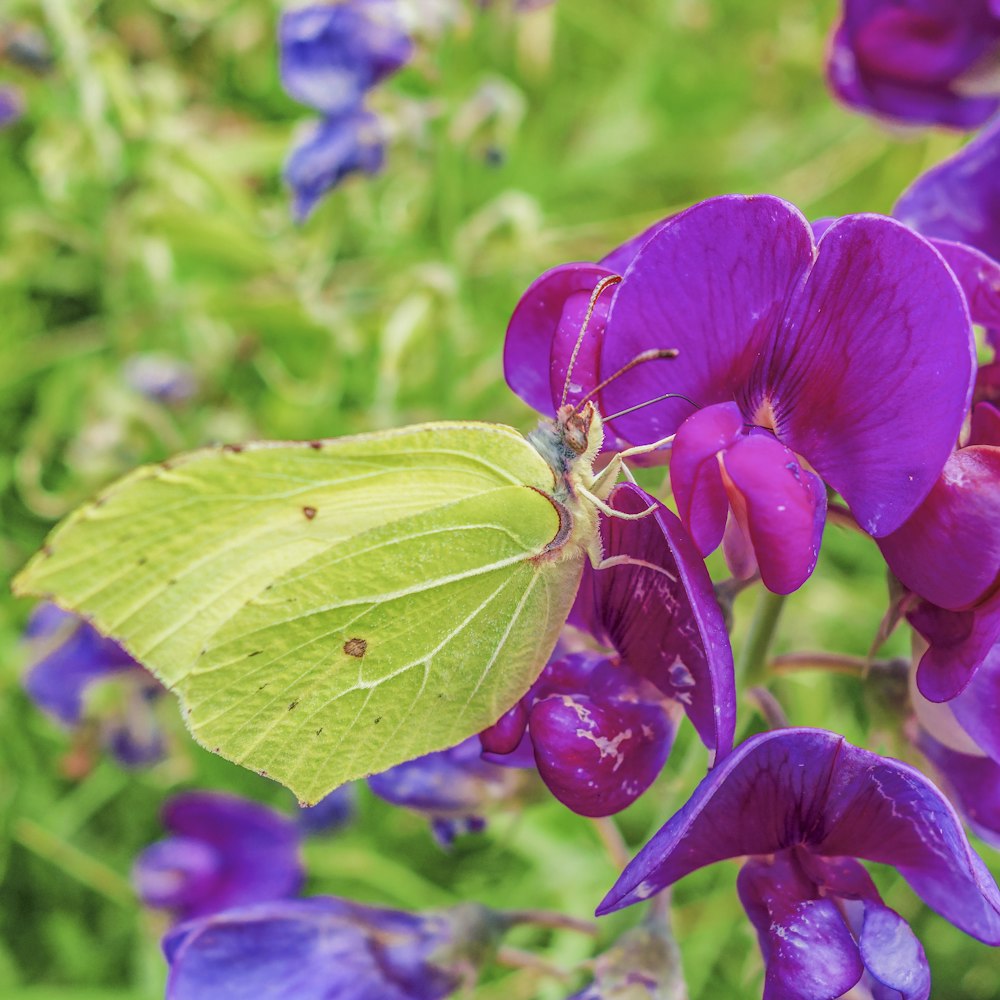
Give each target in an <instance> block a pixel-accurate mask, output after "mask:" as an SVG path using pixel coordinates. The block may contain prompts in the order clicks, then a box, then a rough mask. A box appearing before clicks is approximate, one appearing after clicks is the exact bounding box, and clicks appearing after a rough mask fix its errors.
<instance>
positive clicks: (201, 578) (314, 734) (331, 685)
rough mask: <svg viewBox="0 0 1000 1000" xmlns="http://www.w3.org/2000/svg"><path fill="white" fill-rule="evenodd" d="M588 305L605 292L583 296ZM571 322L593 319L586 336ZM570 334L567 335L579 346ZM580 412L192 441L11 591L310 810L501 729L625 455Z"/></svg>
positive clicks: (139, 478)
mask: <svg viewBox="0 0 1000 1000" xmlns="http://www.w3.org/2000/svg"><path fill="white" fill-rule="evenodd" d="M596 294H597V292H595V298H596ZM584 329H585V326H584ZM582 335H583V331H581V336H582ZM602 426H603V423H602V420H601V417H600V414H599V413H598V410H597V407H596V405H595V404H594V403H593V402H583V403H578V404H576V405H575V406H574V405H569V404H564V405H563V406H562V407H561V408H560V409H559V412H558V414H557V417H556V419H555V420H548V419H546V420H543V421H542V422H541V423H540V425H539V427H538V428H537V429H536V430H535V431H533V432H532V433H531V434H529V435H528V437H527V438H525V437H524V436H522V435H521V434H520V433H519V432H518V431H516V430H515V429H514V428H512V427H507V426H504V425H500V424H490V423H477V422H441V423H427V424H418V425H414V426H411V427H404V428H401V429H398V430H390V431H385V432H379V433H371V434H362V435H358V436H354V437H344V438H336V439H329V440H317V441H309V442H257V443H250V444H246V445H228V446H223V447H215V448H205V449H201V450H199V451H195V452H191V453H189V454H186V455H182V456H180V457H178V458H175V459H172V460H169V461H167V462H163V463H161V464H160V465H156V466H147V467H143V468H140V469H137V470H135V471H134V472H132V473H131V474H129V475H127V476H125V477H124V478H123V479H122V480H120V481H119V482H118V483H116V484H114V485H112V486H111V487H110V488H109V489H108V490H107V491H106V492H105V493H103V494H102V495H101V496H99V497H98V498H97V499H96V500H95V501H93V502H91V503H90V504H88V505H86V506H84V507H82V508H80V509H79V510H77V511H76V512H74V513H73V514H71V515H70V516H69V517H68V518H67V519H66V520H65V521H64V522H63V523H62V524H61V525H59V526H58V527H57V528H56V529H55V530H54V531H53V533H52V534H51V536H50V537H49V539H48V541H47V542H46V544H45V545H44V546H43V548H42V550H41V551H40V552H39V553H37V554H36V555H35V556H34V557H33V559H32V560H31V561H30V562H29V564H28V565H27V566H26V567H25V569H24V570H23V571H22V572H21V573H20V574H19V576H18V577H17V578H16V580H15V582H14V589H15V592H16V593H18V594H21V595H34V596H38V597H44V598H46V599H48V600H51V601H54V602H55V603H57V604H59V605H61V606H62V607H64V608H66V609H68V610H71V611H74V612H76V613H78V614H81V615H83V616H84V617H86V618H87V619H88V620H90V621H91V622H92V623H93V624H94V625H95V626H96V627H97V628H98V629H99V630H100V631H101V632H103V633H105V634H106V635H109V636H112V637H113V638H115V639H116V640H118V641H119V642H120V643H121V644H122V646H123V647H124V648H125V649H126V650H127V651H128V652H129V653H130V654H131V655H132V656H133V657H135V659H137V660H138V661H139V662H140V663H142V664H143V665H144V666H145V667H147V668H148V669H149V670H150V671H151V672H152V673H153V674H154V675H155V676H156V677H157V678H159V679H160V680H161V681H162V682H163V683H164V684H165V685H166V686H167V687H168V688H170V689H171V690H173V691H174V692H175V693H176V694H177V696H178V697H179V699H180V702H181V706H182V712H183V715H184V718H185V721H186V723H187V725H188V727H189V729H190V730H191V732H192V734H193V735H194V737H195V739H197V740H198V742H200V743H201V744H202V745H203V746H205V747H207V748H208V749H209V750H212V751H213V752H216V753H218V754H220V755H222V756H224V757H226V758H228V759H230V760H233V761H236V762H237V763H240V764H243V765H244V766H246V767H250V768H252V769H254V770H257V771H258V772H260V773H262V774H266V775H268V776H270V777H271V778H274V779H275V780H277V781H280V782H281V783H282V784H284V785H286V786H287V787H289V788H290V789H291V790H292V791H293V792H294V793H295V794H296V795H297V796H298V798H299V799H300V801H302V802H303V803H314V802H316V801H318V800H319V799H320V798H322V797H323V796H324V795H325V794H327V793H328V792H329V791H331V790H332V789H333V788H335V787H337V786H338V785H340V784H342V783H344V782H346V781H349V780H351V779H353V778H357V777H361V776H364V775H367V774H370V773H373V772H377V771H381V770H385V769H386V768H388V767H391V766H393V765H395V764H398V763H400V762H401V761H404V760H408V759H411V758H413V757H417V756H420V755H422V754H424V753H428V752H430V751H433V750H439V749H442V748H444V747H448V746H453V745H455V744H457V743H459V742H460V741H461V740H463V739H465V738H466V737H468V736H469V735H471V734H473V733H476V732H479V731H480V730H482V729H484V728H486V727H487V726H489V725H491V724H492V723H493V722H495V721H496V719H497V718H498V717H499V716H500V715H501V714H503V712H504V711H506V710H507V709H508V708H509V707H510V706H511V705H513V704H514V703H515V702H516V701H517V700H518V699H519V698H520V697H521V696H522V695H523V694H524V693H525V691H526V690H527V689H528V687H529V686H530V685H531V683H532V682H533V681H534V680H535V678H536V677H537V676H538V674H539V673H540V671H541V669H542V667H543V666H544V665H545V662H546V660H547V659H548V657H549V655H550V654H551V652H552V649H553V647H554V646H555V643H556V639H557V637H558V634H559V631H560V629H561V628H562V626H563V624H564V623H565V620H566V617H567V615H568V614H569V611H570V608H571V606H572V603H573V599H574V597H575V594H576V591H577V588H578V585H579V581H580V577H581V574H582V572H583V567H584V563H585V561H586V560H587V559H589V560H590V561H591V562H592V563H593V564H594V565H600V564H601V561H602V553H601V543H600V534H599V526H598V519H599V514H600V513H605V514H608V515H611V516H619V517H636V516H641V515H636V514H629V515H626V514H624V513H622V512H619V511H615V510H613V509H612V508H611V507H609V506H608V505H607V503H606V502H605V501H606V500H607V497H608V495H609V493H610V491H611V489H612V488H613V487H614V485H615V483H616V481H617V479H618V477H619V474H620V472H621V470H622V469H623V468H624V466H623V464H622V460H623V458H625V457H627V456H628V455H630V454H632V453H639V452H643V451H649V450H652V449H653V448H654V447H657V446H658V445H659V444H660V443H659V442H658V443H657V444H656V445H652V446H651V445H645V446H641V447H639V448H634V449H629V450H626V451H625V452H622V453H621V454H619V455H616V456H614V457H613V458H612V459H611V460H610V462H609V463H608V464H607V465H606V466H605V467H604V468H603V469H602V470H601V471H595V469H594V462H595V459H596V457H597V455H598V453H599V451H600V449H601V444H602V441H603V429H602Z"/></svg>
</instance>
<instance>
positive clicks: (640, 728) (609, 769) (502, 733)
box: [481, 484, 736, 816]
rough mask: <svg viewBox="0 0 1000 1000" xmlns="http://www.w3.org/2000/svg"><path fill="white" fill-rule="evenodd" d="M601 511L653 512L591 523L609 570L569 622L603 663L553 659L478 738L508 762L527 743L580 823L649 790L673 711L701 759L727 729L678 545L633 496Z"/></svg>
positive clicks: (719, 647) (721, 632)
mask: <svg viewBox="0 0 1000 1000" xmlns="http://www.w3.org/2000/svg"><path fill="white" fill-rule="evenodd" d="M608 502H609V504H610V505H611V506H612V507H614V508H615V509H617V510H620V511H622V512H623V513H639V512H641V511H643V510H645V509H646V508H647V507H648V506H649V505H650V504H653V505H655V506H656V511H655V513H654V514H653V515H652V516H650V517H646V518H643V519H641V520H638V521H626V520H621V519H616V518H612V517H603V518H602V519H601V541H602V545H603V550H604V554H605V559H606V560H612V561H616V562H617V563H618V564H617V565H611V566H609V567H606V568H603V569H599V570H595V569H592V568H591V567H589V566H588V567H587V568H585V570H584V576H583V580H582V582H581V585H580V591H579V594H578V596H577V600H576V604H575V605H574V608H573V612H572V614H571V615H570V624H571V625H575V626H578V627H579V628H581V629H583V630H585V631H586V632H588V633H589V634H590V635H591V636H592V637H593V638H594V639H595V640H596V641H597V642H598V643H599V644H600V645H601V646H603V647H604V648H605V649H610V650H613V651H614V652H613V654H612V655H608V654H607V653H605V652H595V651H593V650H587V651H583V652H580V651H577V652H573V653H570V654H568V655H565V654H563V655H558V656H557V657H556V658H554V659H553V660H551V661H550V662H549V664H548V666H547V667H546V668H545V670H544V671H543V672H542V674H541V676H540V677H539V679H538V680H537V681H536V683H535V684H534V686H533V687H532V689H531V690H530V691H529V692H528V694H527V695H526V696H525V697H524V698H523V699H522V700H521V701H520V702H519V703H518V705H516V706H515V707H514V708H513V709H511V711H509V712H508V713H507V714H506V715H505V716H503V717H502V718H501V719H500V720H499V722H498V723H497V724H496V725H495V726H493V727H491V729H489V730H486V732H484V733H483V734H481V739H482V741H483V746H484V748H485V749H486V750H488V751H490V752H492V753H494V754H509V753H514V752H515V751H516V749H517V748H518V747H519V745H520V741H521V740H522V737H524V734H525V732H527V737H526V738H527V740H528V741H529V743H530V747H531V750H532V756H533V759H534V763H535V764H536V765H537V767H538V770H539V773H540V775H541V777H542V780H543V781H545V783H546V785H547V786H548V787H549V789H550V791H551V792H552V793H553V795H555V796H556V798H558V799H559V800H560V801H561V802H562V803H563V804H564V805H566V806H568V807H569V808H570V809H572V810H574V811H575V812H578V813H581V814H583V815H586V816H605V815H610V814H612V813H615V812H618V811H619V810H621V809H624V808H625V807H626V806H628V805H630V804H631V803H632V802H633V801H634V800H635V799H636V798H637V797H638V796H639V795H641V794H642V793H643V792H644V791H645V790H646V789H647V788H648V787H649V785H650V784H651V783H652V782H653V781H654V780H655V778H656V776H657V775H658V774H659V773H660V770H661V769H662V767H663V764H664V762H665V761H666V759H667V756H668V754H669V752H670V747H671V744H672V742H673V733H674V722H673V719H672V716H673V715H674V714H676V711H677V710H678V709H679V708H681V707H683V709H684V711H686V712H687V714H688V716H689V717H690V719H691V721H692V723H693V724H694V726H695V729H696V730H697V731H698V735H699V736H700V737H701V739H702V741H703V742H704V744H705V745H706V746H707V747H708V748H709V749H710V750H711V751H712V754H713V759H714V758H715V757H722V756H724V755H725V754H726V753H727V752H728V751H729V749H730V748H731V746H732V740H733V730H734V726H735V700H736V699H735V691H734V680H733V662H732V651H731V648H730V646H729V640H728V637H727V634H726V629H725V624H724V622H723V619H722V612H721V611H720V609H719V606H718V603H717V602H716V599H715V594H714V590H713V588H712V582H711V579H710V578H709V576H708V572H707V570H706V569H705V566H704V563H703V562H702V560H701V558H700V557H699V556H698V553H697V552H696V551H695V549H694V546H693V544H692V543H691V540H690V538H688V536H687V534H686V532H685V531H684V528H683V527H682V525H681V524H680V522H679V521H678V520H677V518H676V517H675V516H674V515H673V514H672V513H671V512H670V511H669V510H667V509H666V508H665V507H663V506H661V505H659V504H657V503H656V501H655V500H654V499H653V498H652V497H650V496H649V495H648V494H646V493H644V492H643V491H642V490H640V489H639V488H638V487H637V486H633V485H630V484H621V485H619V486H617V487H616V488H615V489H614V491H613V492H612V494H611V496H610V497H609V498H608ZM496 759H497V760H501V759H502V758H500V757H497V758H496ZM515 759H516V758H515Z"/></svg>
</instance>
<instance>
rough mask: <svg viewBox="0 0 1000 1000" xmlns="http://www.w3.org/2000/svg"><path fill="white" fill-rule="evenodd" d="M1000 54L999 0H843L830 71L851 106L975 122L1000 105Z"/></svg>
mask: <svg viewBox="0 0 1000 1000" xmlns="http://www.w3.org/2000/svg"><path fill="white" fill-rule="evenodd" d="M998 59H1000V11H998V8H997V6H996V3H995V0H844V8H843V17H842V19H841V21H840V24H839V25H838V26H837V28H836V30H835V31H834V34H833V38H832V40H831V43H830V54H829V60H828V64H827V75H828V78H829V81H830V86H831V87H832V88H833V91H834V93H835V94H836V95H837V96H838V97H839V98H840V99H841V100H842V101H844V102H845V103H846V104H849V105H850V106H851V107H854V108H857V109H860V110H862V111H869V112H872V113H873V114H877V115H881V116H883V117H885V118H889V119H894V120H896V121H902V122H910V123H913V124H918V125H950V126H953V127H955V128H964V129H968V128H975V127H977V126H978V125H982V124H983V122H985V121H986V119H987V118H989V117H990V115H992V114H993V113H994V112H995V111H996V110H997V108H998V107H1000V84H998V83H997V82H996V76H995V65H996V62H997V60H998ZM991 71H992V72H991Z"/></svg>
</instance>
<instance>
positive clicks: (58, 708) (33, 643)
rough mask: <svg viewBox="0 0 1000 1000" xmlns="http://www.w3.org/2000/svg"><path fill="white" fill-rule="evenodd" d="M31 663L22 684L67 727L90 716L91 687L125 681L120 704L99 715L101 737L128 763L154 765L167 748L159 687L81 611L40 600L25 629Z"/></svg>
mask: <svg viewBox="0 0 1000 1000" xmlns="http://www.w3.org/2000/svg"><path fill="white" fill-rule="evenodd" d="M24 642H25V645H26V647H27V651H28V657H29V660H30V661H31V666H30V667H29V669H28V672H27V674H26V675H25V677H24V687H25V690H26V691H27V693H28V696H29V697H30V698H31V700H32V701H33V702H34V703H35V704H36V705H37V706H38V707H39V708H40V709H41V710H42V711H43V712H45V713H47V714H48V715H50V716H52V717H53V718H54V719H56V720H57V721H58V722H60V723H62V724H63V725H64V726H67V727H70V728H74V729H75V728H78V727H80V726H82V725H83V724H84V723H85V721H86V719H87V713H86V700H87V695H88V693H89V690H90V688H91V686H92V685H96V684H98V683H100V682H102V681H107V680H120V681H122V682H123V683H122V685H121V688H122V691H121V693H122V697H121V698H120V699H119V703H118V705H117V706H115V707H113V708H111V709H108V710H105V711H103V712H101V713H100V718H99V720H98V721H99V726H100V731H101V739H102V742H103V743H104V745H105V746H106V747H107V748H108V749H109V750H110V751H111V753H112V754H113V755H114V756H115V758H116V759H117V760H118V761H119V763H121V764H123V765H124V766H125V767H144V766H147V765H149V764H153V763H156V761H158V760H160V759H161V758H162V757H163V755H164V752H165V748H164V743H163V737H162V734H161V732H160V728H159V726H158V724H157V722H156V718H155V714H154V705H155V702H156V701H157V699H158V698H159V696H160V695H161V694H162V692H163V688H162V687H161V685H160V684H159V683H158V682H157V681H156V680H155V678H153V676H152V675H151V674H149V673H148V672H147V671H146V670H145V669H144V668H143V667H142V666H141V665H140V664H138V663H137V662H136V661H135V660H133V659H132V657H131V656H129V654H128V653H126V652H125V650H124V649H122V647H121V646H119V645H118V643H117V642H115V641H114V640H112V639H108V638H107V637H105V636H103V635H101V634H100V632H98V631H97V630H96V629H95V628H94V627H93V626H91V625H90V624H88V623H87V622H85V621H83V619H81V618H79V617H78V616H77V615H74V614H70V612H68V611H63V610H62V608H59V607H56V605H54V604H48V603H45V604H40V605H39V606H38V607H37V608H35V610H34V612H32V615H31V617H30V618H29V619H28V624H27V626H26V628H25V631H24Z"/></svg>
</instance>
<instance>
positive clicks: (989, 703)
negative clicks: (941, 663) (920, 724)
mask: <svg viewBox="0 0 1000 1000" xmlns="http://www.w3.org/2000/svg"><path fill="white" fill-rule="evenodd" d="M948 704H949V705H950V707H951V710H952V712H953V713H954V714H955V718H956V719H957V720H958V722H959V723H960V725H961V726H962V728H963V729H964V730H965V731H966V732H967V733H968V734H969V736H970V737H971V738H972V740H973V742H974V743H975V744H976V745H977V746H978V747H980V749H982V751H983V752H984V753H986V754H988V755H989V756H990V757H992V758H993V760H994V761H996V762H997V763H998V764H1000V724H998V723H1000V641H998V642H996V643H994V645H993V646H992V647H991V648H990V650H989V652H988V653H987V654H986V656H985V657H984V658H983V660H982V662H981V663H980V664H979V667H978V669H977V670H976V673H975V676H974V677H973V678H972V680H971V681H970V682H969V685H968V687H967V688H966V689H965V690H964V691H963V692H962V693H961V694H960V695H959V696H958V697H957V698H955V699H954V700H953V701H950V702H949V703H948Z"/></svg>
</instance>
